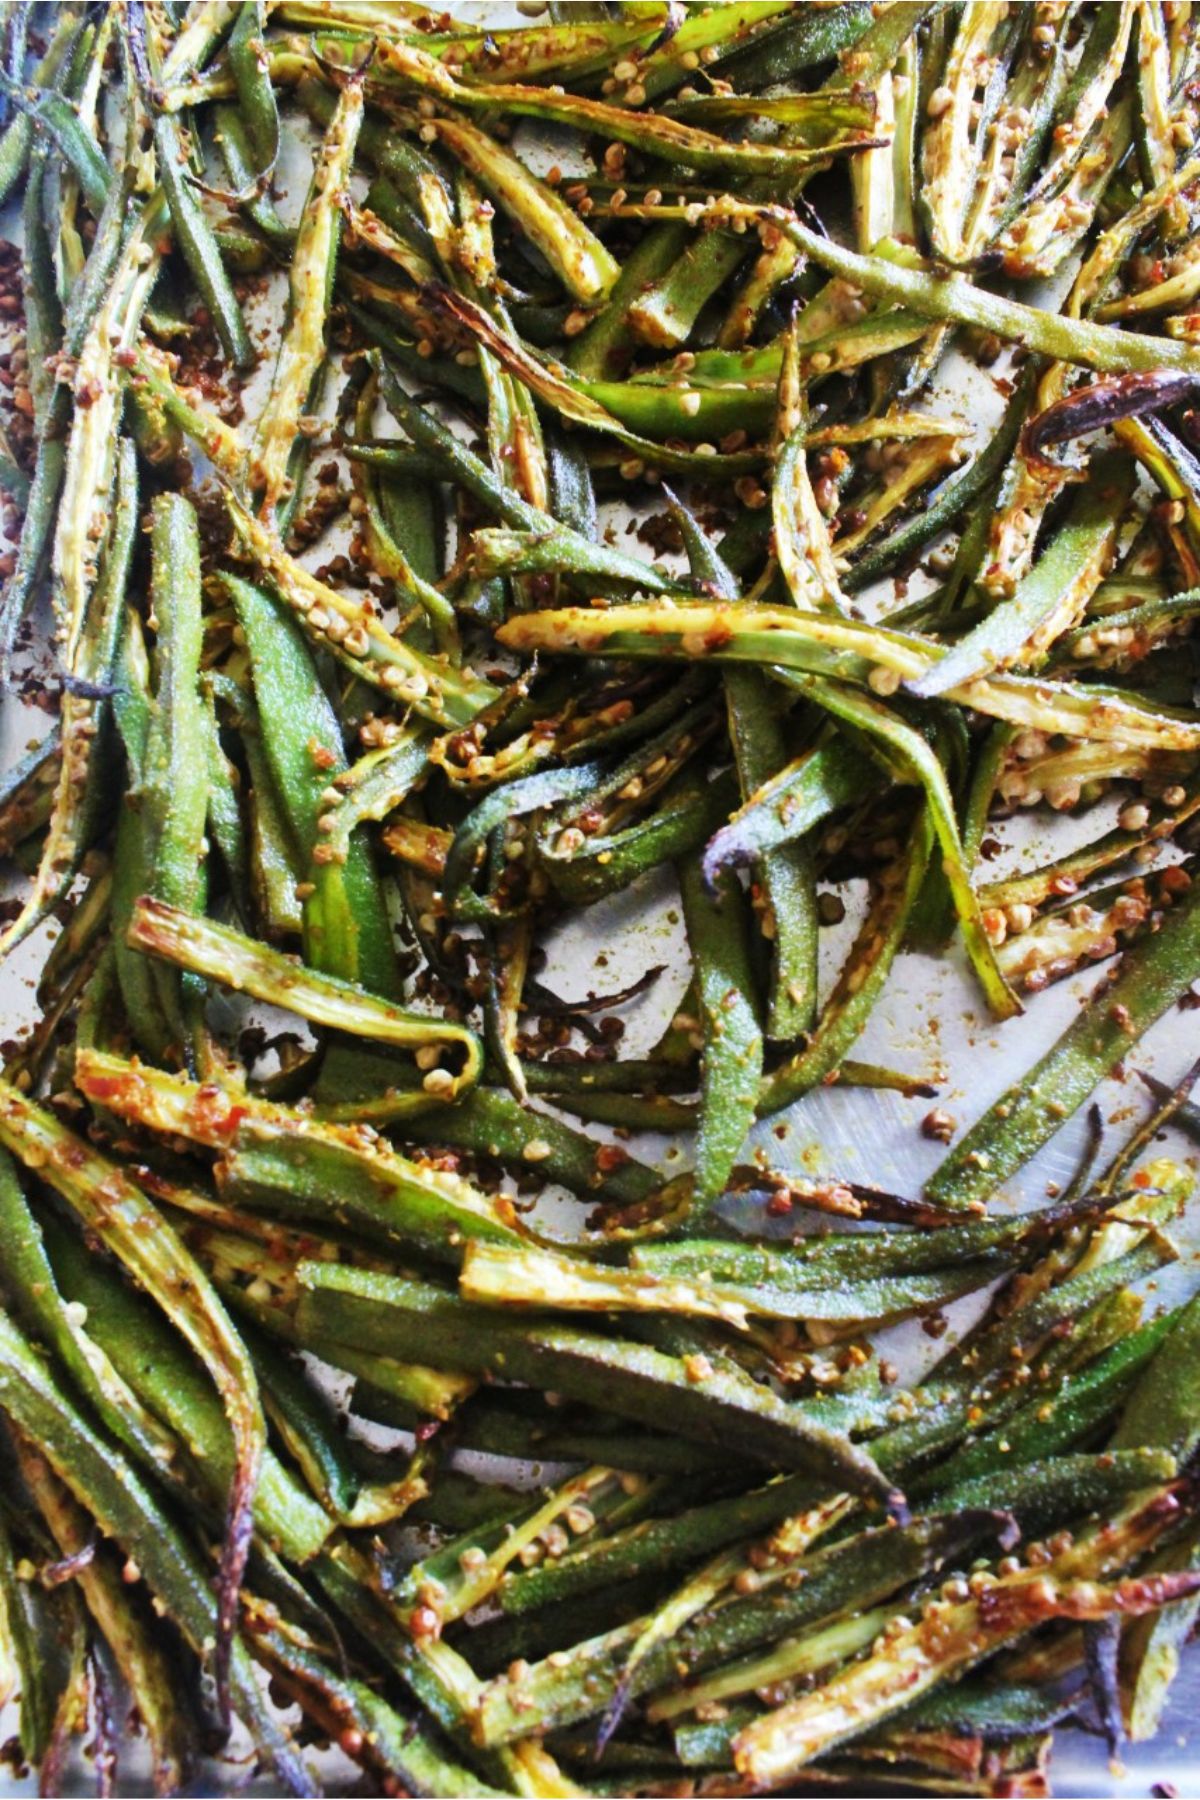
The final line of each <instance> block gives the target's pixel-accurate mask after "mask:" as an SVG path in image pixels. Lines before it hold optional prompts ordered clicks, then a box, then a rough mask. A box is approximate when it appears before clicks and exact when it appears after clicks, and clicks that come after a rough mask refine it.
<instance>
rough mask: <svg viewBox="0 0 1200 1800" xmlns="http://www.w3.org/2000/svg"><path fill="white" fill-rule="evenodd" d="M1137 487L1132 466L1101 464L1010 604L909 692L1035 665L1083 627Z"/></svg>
mask: <svg viewBox="0 0 1200 1800" xmlns="http://www.w3.org/2000/svg"><path fill="white" fill-rule="evenodd" d="M1132 488H1133V469H1132V466H1131V464H1130V463H1129V462H1128V461H1127V460H1126V459H1125V458H1124V457H1121V456H1119V455H1114V456H1110V457H1101V458H1098V459H1097V461H1096V462H1095V464H1094V465H1093V467H1092V470H1091V472H1090V478H1089V480H1088V483H1087V486H1086V487H1085V488H1084V489H1083V491H1082V493H1081V494H1080V495H1079V497H1078V498H1077V499H1076V502H1075V504H1074V506H1073V507H1072V509H1071V512H1070V515H1069V516H1068V518H1067V519H1066V520H1065V521H1064V522H1063V524H1062V526H1061V528H1060V530H1059V532H1058V534H1057V536H1056V537H1055V538H1054V541H1053V543H1052V544H1051V545H1050V547H1049V548H1048V549H1047V550H1046V552H1045V553H1044V554H1043V555H1042V556H1041V557H1039V558H1038V560H1037V562H1036V563H1035V564H1034V566H1033V568H1032V569H1031V570H1030V572H1029V574H1028V575H1026V577H1025V579H1024V580H1023V581H1022V582H1021V583H1020V585H1019V586H1018V588H1017V590H1016V592H1015V593H1014V594H1013V596H1012V598H1011V599H1010V600H1006V601H1003V602H1001V603H1000V604H999V605H998V606H997V607H996V608H995V609H994V610H993V611H992V612H991V613H989V614H988V616H987V617H986V618H985V619H983V620H981V621H980V623H979V624H978V625H976V626H975V627H974V628H973V629H972V630H971V631H969V632H968V633H967V635H966V637H964V638H961V639H960V640H959V641H958V642H957V643H956V644H955V645H954V647H953V649H951V651H950V652H949V654H948V655H947V656H945V657H943V659H942V660H941V661H940V662H939V663H937V664H935V666H934V667H933V668H932V669H931V670H929V672H928V673H927V674H924V675H921V676H918V678H917V679H916V681H910V682H909V683H908V684H907V686H908V691H909V692H910V693H914V694H917V695H919V696H920V698H921V699H923V700H929V699H934V698H936V697H937V696H938V695H940V694H945V693H948V692H949V691H951V690H952V689H954V688H956V687H960V686H962V685H963V684H964V683H967V682H970V681H975V680H977V679H978V678H979V676H981V675H987V674H990V673H991V672H992V671H993V670H995V669H1006V668H1011V667H1012V666H1013V665H1014V664H1020V665H1023V666H1035V667H1036V666H1037V665H1038V664H1039V663H1041V662H1042V661H1043V660H1044V659H1045V657H1046V655H1047V653H1048V652H1049V651H1050V649H1051V648H1052V647H1053V645H1054V643H1055V640H1056V639H1057V638H1059V637H1060V636H1061V635H1062V634H1063V632H1064V631H1066V630H1068V629H1069V628H1070V627H1071V626H1072V625H1075V624H1077V623H1078V622H1079V620H1080V618H1081V617H1082V615H1083V613H1084V611H1085V609H1086V607H1087V605H1088V603H1089V601H1090V600H1091V598H1092V595H1093V594H1094V593H1095V590H1096V588H1097V587H1098V585H1099V583H1100V580H1101V578H1102V576H1103V575H1104V574H1105V573H1106V572H1107V570H1108V567H1109V565H1110V563H1111V560H1112V557H1113V553H1114V550H1115V547H1116V541H1117V533H1118V531H1119V529H1120V525H1121V520H1122V515H1123V513H1124V511H1125V508H1126V506H1127V505H1128V503H1129V498H1130V494H1131V492H1132Z"/></svg>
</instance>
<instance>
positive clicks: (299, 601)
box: [221, 490, 496, 725]
mask: <svg viewBox="0 0 1200 1800" xmlns="http://www.w3.org/2000/svg"><path fill="white" fill-rule="evenodd" d="M226 504H227V506H228V507H229V511H230V516H231V517H232V520H233V524H234V529H235V530H236V531H237V533H238V536H239V537H240V538H241V539H242V540H243V541H244V543H245V544H246V545H247V547H248V549H249V550H250V551H251V552H252V554H253V556H254V558H255V560H256V561H257V562H258V563H259V565H260V567H261V569H262V571H263V573H264V574H265V576H266V577H267V579H268V580H269V581H270V583H271V585H272V587H273V588H274V589H275V592H276V593H277V594H278V596H279V599H280V601H281V602H282V603H283V604H284V605H286V606H287V607H288V608H289V610H290V611H291V612H293V613H295V614H296V615H298V618H299V619H300V621H301V622H302V623H303V626H304V630H305V632H306V633H307V634H308V635H309V636H310V637H312V638H313V640H314V641H315V643H316V644H317V646H318V647H320V648H325V649H328V650H329V651H330V653H331V654H332V655H333V656H334V657H335V658H336V659H337V661H338V662H340V663H341V664H342V665H343V666H344V667H345V668H347V669H349V670H350V671H351V673H352V674H354V675H357V676H359V677H360V678H361V679H362V680H363V681H365V682H367V683H369V684H370V685H371V686H372V687H380V688H382V689H383V690H384V692H385V693H386V694H388V695H389V696H390V697H392V698H393V699H395V700H398V701H400V702H401V703H408V704H411V705H412V706H413V707H414V708H415V710H416V711H417V712H418V713H420V714H421V715H422V717H424V718H428V719H431V720H432V721H433V722H434V723H435V724H442V725H465V724H467V723H469V721H470V720H471V719H473V718H474V717H475V715H476V714H477V713H478V712H479V711H480V710H481V709H482V708H483V707H484V706H485V705H487V704H488V703H489V702H490V701H492V700H494V699H495V697H496V694H495V689H494V688H492V687H491V686H490V684H489V683H487V682H486V681H483V680H481V679H480V678H479V677H478V676H474V675H472V674H470V673H469V672H468V671H464V670H460V669H456V668H454V667H453V666H451V665H450V664H447V663H443V662H440V661H438V660H437V659H436V658H434V657H430V656H426V655H425V654H423V653H422V652H421V651H419V650H417V649H415V648H414V647H413V646H412V645H410V644H408V643H407V642H406V641H405V640H404V639H402V638H398V637H396V636H395V635H394V634H393V633H392V632H390V631H388V630H387V629H386V627H385V626H384V625H383V624H382V623H381V622H380V621H379V618H378V616H377V615H376V613H375V611H374V609H373V608H372V609H370V610H368V609H367V608H366V607H365V606H364V605H363V603H362V601H361V600H355V599H353V598H352V597H350V596H349V595H347V594H345V593H343V592H341V591H340V590H339V589H337V588H332V587H330V586H328V584H327V583H325V582H323V581H321V580H320V579H319V578H318V577H317V576H315V575H313V574H311V573H310V572H309V571H308V570H307V569H305V568H304V567H303V566H302V565H301V564H300V563H298V562H297V561H296V560H295V559H294V558H293V557H292V556H290V555H289V554H288V552H287V551H286V550H285V549H284V547H283V545H282V544H281V543H280V541H279V538H278V536H277V535H276V534H275V533H274V532H273V531H272V530H271V529H270V528H269V527H268V526H266V525H264V524H263V522H262V521H261V520H260V519H257V518H256V517H255V516H254V515H253V514H252V513H251V512H250V511H249V510H248V509H247V508H246V507H245V506H243V505H242V503H241V501H240V500H239V499H238V498H237V496H236V494H234V493H233V492H232V490H230V491H229V492H227V494H226ZM221 579H222V581H223V582H224V584H225V586H226V588H227V589H228V591H229V592H230V594H231V595H232V596H233V597H234V599H235V602H236V604H238V605H239V606H240V607H242V608H243V610H249V608H250V607H252V606H253V605H254V599H253V597H252V598H250V599H248V598H247V595H248V594H249V595H251V596H257V597H258V598H259V599H260V601H261V600H262V599H263V596H261V595H260V594H259V593H258V590H257V589H253V588H251V587H250V584H249V582H246V581H243V580H242V579H241V578H240V577H239V576H236V575H230V574H223V575H222V577H221ZM260 610H261V607H260Z"/></svg>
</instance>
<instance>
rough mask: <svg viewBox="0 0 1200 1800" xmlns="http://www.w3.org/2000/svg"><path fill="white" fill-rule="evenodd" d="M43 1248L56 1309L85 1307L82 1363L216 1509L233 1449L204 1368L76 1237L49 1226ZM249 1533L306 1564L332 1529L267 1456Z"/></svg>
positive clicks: (142, 1456)
mask: <svg viewBox="0 0 1200 1800" xmlns="http://www.w3.org/2000/svg"><path fill="white" fill-rule="evenodd" d="M46 1242H47V1247H48V1263H47V1270H48V1272H49V1274H50V1278H51V1280H52V1281H53V1282H55V1283H57V1284H58V1287H59V1288H60V1289H61V1292H62V1294H63V1296H64V1297H65V1298H64V1304H66V1305H68V1306H73V1307H74V1308H75V1309H76V1310H77V1309H78V1308H79V1307H83V1308H85V1309H86V1312H87V1326H90V1332H89V1333H88V1335H89V1336H90V1337H91V1339H92V1344H91V1345H90V1346H89V1348H88V1355H89V1356H90V1357H91V1358H92V1359H93V1360H96V1359H97V1358H102V1359H107V1362H108V1364H109V1366H110V1368H111V1370H112V1373H113V1376H114V1378H115V1379H116V1380H117V1381H120V1382H122V1383H124V1384H125V1386H126V1387H127V1390H128V1391H129V1393H130V1395H131V1396H132V1397H133V1399H134V1401H135V1403H136V1404H137V1405H139V1406H141V1407H142V1408H143V1409H144V1410H145V1412H146V1414H147V1416H148V1417H149V1418H150V1421H151V1423H152V1424H154V1425H155V1426H156V1427H157V1428H158V1432H159V1436H160V1438H162V1437H164V1435H165V1439H166V1444H167V1447H168V1449H169V1451H170V1453H171V1466H170V1472H171V1474H172V1475H173V1477H174V1478H175V1479H176V1480H177V1481H179V1482H180V1484H181V1485H182V1486H183V1487H184V1488H185V1489H186V1490H191V1492H190V1493H189V1498H190V1499H194V1495H195V1491H196V1490H199V1491H200V1492H202V1493H204V1494H205V1495H206V1496H207V1499H208V1501H209V1502H211V1504H212V1505H213V1506H214V1507H217V1506H219V1505H220V1503H221V1501H222V1500H223V1499H224V1496H225V1494H226V1493H227V1492H228V1489H229V1483H230V1479H231V1477H232V1474H233V1466H234V1446H233V1442H232V1439H231V1437H230V1433H229V1427H228V1424H227V1422H226V1419H225V1416H224V1413H223V1410H222V1407H221V1402H220V1399H219V1397H218V1396H217V1394H216V1393H215V1391H214V1390H213V1388H212V1387H211V1385H210V1384H209V1383H208V1382H207V1381H206V1379H205V1376H204V1372H203V1370H201V1369H199V1368H198V1367H197V1365H196V1361H195V1358H194V1357H193V1356H192V1355H191V1354H190V1352H189V1351H188V1349H187V1346H186V1345H185V1344H184V1343H183V1342H182V1341H181V1339H180V1338H179V1336H178V1335H177V1334H176V1333H175V1332H174V1331H173V1330H172V1329H171V1327H170V1325H169V1324H168V1323H167V1321H166V1320H165V1319H164V1318H163V1317H162V1315H161V1314H160V1313H158V1312H156V1311H155V1309H154V1308H153V1307H152V1306H150V1305H149V1304H147V1302H146V1301H145V1300H144V1299H143V1298H142V1297H141V1296H140V1295H138V1294H135V1293H134V1292H132V1291H131V1289H130V1288H128V1287H127V1286H126V1285H124V1284H123V1283H122V1282H121V1281H120V1279H119V1277H117V1276H116V1273H115V1271H114V1270H112V1269H111V1268H106V1267H105V1266H104V1264H103V1263H102V1262H100V1261H99V1260H98V1259H97V1258H96V1257H95V1256H94V1255H90V1254H89V1252H88V1249H87V1246H86V1244H85V1243H84V1241H83V1239H82V1238H81V1237H79V1236H78V1235H77V1234H74V1233H72V1232H70V1231H68V1230H67V1229H66V1228H64V1227H63V1226H62V1225H61V1224H60V1223H59V1222H58V1221H55V1220H51V1221H49V1223H48V1227H47V1230H46ZM86 1328H87V1327H85V1329H86ZM102 1416H105V1415H102ZM118 1435H121V1434H120V1433H118ZM126 1448H127V1449H128V1450H129V1451H130V1453H131V1454H133V1455H137V1456H138V1458H139V1460H140V1461H141V1463H142V1465H143V1467H144V1468H145V1469H146V1472H147V1473H148V1474H149V1475H151V1476H158V1475H159V1474H160V1473H161V1472H162V1464H163V1458H162V1454H161V1452H159V1454H158V1455H157V1456H156V1457H155V1458H153V1459H151V1458H150V1457H148V1456H147V1455H146V1453H145V1451H144V1450H143V1449H141V1448H140V1447H139V1445H138V1444H137V1443H136V1442H135V1441H133V1440H130V1441H128V1442H127V1443H126ZM254 1526H255V1531H256V1533H257V1534H258V1537H259V1539H260V1541H265V1542H266V1543H267V1544H269V1545H270V1547H271V1548H272V1549H273V1550H277V1551H279V1552H280V1553H282V1554H285V1555H286V1556H287V1557H288V1558H289V1559H290V1560H292V1561H295V1562H307V1561H308V1559H309V1558H310V1557H312V1556H314V1555H315V1554H316V1552H317V1551H318V1550H319V1549H320V1548H321V1546H322V1544H323V1543H324V1542H325V1539H326V1538H327V1537H328V1535H329V1533H330V1530H331V1529H332V1527H331V1525H330V1521H329V1520H328V1518H327V1517H326V1516H325V1515H324V1514H323V1513H322V1511H321V1509H320V1508H319V1507H318V1506H317V1505H316V1503H315V1502H314V1501H312V1500H310V1499H309V1497H308V1496H307V1495H306V1494H305V1492H304V1490H303V1488H302V1487H301V1486H300V1484H299V1482H298V1481H297V1480H296V1479H295V1477H294V1476H293V1475H292V1474H291V1473H290V1471H289V1470H288V1469H286V1468H285V1467H284V1466H283V1464H282V1463H281V1462H280V1461H279V1459H278V1458H277V1457H276V1456H275V1454H274V1452H273V1451H272V1450H270V1449H267V1451H266V1452H265V1454H264V1457H263V1468H262V1476H261V1479H260V1481H259V1485H258V1489H257V1491H256V1493H255V1496H254Z"/></svg>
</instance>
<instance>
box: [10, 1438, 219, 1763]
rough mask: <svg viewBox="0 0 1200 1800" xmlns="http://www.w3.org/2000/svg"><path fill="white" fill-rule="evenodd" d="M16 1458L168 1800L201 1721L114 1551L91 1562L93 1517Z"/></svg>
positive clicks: (25, 1453)
mask: <svg viewBox="0 0 1200 1800" xmlns="http://www.w3.org/2000/svg"><path fill="white" fill-rule="evenodd" d="M17 1453H18V1457H19V1460H20V1465H21V1476H22V1479H23V1481H24V1483H25V1485H26V1487H27V1488H28V1489H29V1492H30V1494H31V1495H32V1497H33V1500H34V1502H35V1504H36V1506H37V1508H38V1510H39V1511H40V1513H41V1515H42V1517H43V1519H44V1520H45V1521H46V1526H47V1529H48V1530H49V1531H50V1533H51V1535H52V1537H53V1539H54V1543H55V1545H56V1546H57V1549H58V1552H59V1555H60V1557H61V1558H62V1559H63V1560H64V1561H65V1562H68V1563H72V1562H74V1563H77V1565H78V1566H77V1567H76V1569H75V1574H74V1579H75V1581H76V1582H77V1583H78V1587H79V1592H80V1593H81V1595H82V1596H83V1600H84V1604H85V1605H86V1607H87V1609H88V1612H89V1613H90V1614H91V1617H92V1620H93V1623H94V1624H95V1626H96V1629H97V1630H98V1631H99V1632H100V1635H101V1637H102V1638H103V1639H104V1642H105V1644H106V1645H107V1646H108V1648H109V1650H110V1651H111V1653H112V1656H113V1660H114V1661H115V1663H116V1665H117V1668H118V1670H119V1671H120V1675H121V1678H122V1680H123V1681H124V1683H125V1684H126V1687H127V1688H128V1691H129V1697H130V1700H131V1702H132V1704H133V1705H134V1706H136V1708H137V1714H138V1719H139V1722H140V1724H141V1727H142V1729H143V1731H144V1732H145V1734H146V1739H147V1742H148V1744H149V1748H150V1754H151V1758H152V1765H153V1770H154V1781H155V1791H156V1792H158V1793H170V1792H171V1791H172V1790H173V1789H177V1788H178V1787H179V1786H180V1785H181V1784H182V1783H183V1782H184V1781H185V1780H186V1779H187V1778H188V1777H189V1776H190V1774H191V1773H192V1770H193V1767H194V1763H195V1758H196V1752H197V1749H198V1743H199V1731H198V1721H197V1720H196V1719H195V1717H194V1716H193V1709H192V1708H191V1707H189V1706H188V1705H187V1701H186V1697H185V1696H181V1695H180V1692H179V1684H178V1666H177V1663H174V1665H173V1659H172V1657H171V1655H170V1653H169V1646H168V1643H167V1642H166V1640H165V1639H164V1637H163V1635H162V1634H161V1633H160V1631H158V1630H157V1629H156V1628H155V1622H154V1620H153V1616H152V1615H151V1614H150V1612H149V1609H148V1608H146V1606H145V1604H144V1597H143V1596H142V1595H139V1594H137V1593H136V1592H134V1591H131V1589H130V1586H129V1583H128V1582H127V1581H125V1580H124V1579H123V1577H122V1573H121V1569H120V1567H119V1564H118V1561H117V1559H116V1558H115V1556H114V1554H113V1552H112V1550H111V1548H108V1547H105V1548H102V1549H101V1550H100V1553H99V1554H98V1555H97V1554H95V1550H96V1545H95V1528H94V1525H93V1522H92V1518H91V1515H90V1514H89V1513H87V1512H85V1511H84V1509H83V1508H82V1507H81V1506H79V1505H78V1504H77V1503H76V1501H75V1500H74V1499H73V1498H72V1496H71V1494H70V1493H69V1492H68V1490H67V1489H66V1487H64V1485H63V1484H62V1482H60V1481H59V1480H58V1478H57V1476H55V1475H54V1474H53V1473H52V1472H51V1470H50V1467H49V1465H48V1464H47V1463H46V1461H45V1460H44V1459H43V1457H42V1455H41V1453H40V1451H38V1450H36V1449H34V1448H32V1447H31V1446H29V1445H28V1444H27V1443H23V1442H22V1441H21V1440H20V1439H18V1441H17ZM22 1585H24V1586H26V1587H28V1586H29V1585H30V1584H29V1583H24V1584H22ZM43 1638H44V1634H43ZM35 1753H36V1750H35V1747H33V1746H30V1747H28V1748H27V1754H29V1755H30V1756H33V1755H35ZM39 1760H40V1759H39Z"/></svg>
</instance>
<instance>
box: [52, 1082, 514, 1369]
mask: <svg viewBox="0 0 1200 1800" xmlns="http://www.w3.org/2000/svg"><path fill="white" fill-rule="evenodd" d="M76 1077H77V1080H78V1082H79V1084H80V1087H81V1090H82V1092H84V1093H85V1094H87V1095H88V1096H89V1097H90V1098H91V1099H93V1100H96V1101H99V1102H100V1103H102V1104H103V1105H105V1106H108V1107H111V1109H112V1110H113V1111H114V1112H116V1113H118V1114H119V1115H120V1116H122V1117H124V1118H126V1119H128V1120H130V1121H131V1122H137V1123H139V1124H142V1125H144V1126H146V1127H147V1128H148V1129H150V1130H152V1131H153V1130H157V1131H163V1132H168V1133H171V1134H173V1135H177V1136H182V1137H186V1138H189V1139H190V1140H191V1141H192V1142H194V1143H198V1144H204V1145H207V1146H209V1147H211V1148H212V1149H215V1150H217V1151H218V1152H222V1153H224V1154H226V1155H228V1156H232V1157H235V1158H236V1159H237V1165H238V1172H239V1185H240V1186H242V1187H244V1188H246V1189H248V1190H249V1191H250V1192H253V1193H265V1194H267V1195H269V1196H271V1198H272V1200H273V1201H274V1203H275V1204H277V1205H285V1206H287V1207H288V1210H290V1211H292V1212H298V1213H300V1214H301V1215H303V1214H305V1213H307V1214H308V1215H309V1216H311V1217H316V1218H319V1217H330V1218H334V1219H339V1220H340V1219H344V1220H345V1221H346V1222H352V1223H354V1224H356V1225H358V1226H359V1227H360V1228H365V1229H367V1230H369V1231H371V1232H372V1234H373V1235H375V1236H380V1235H382V1236H383V1238H384V1239H385V1240H388V1239H390V1240H392V1241H394V1242H398V1243H401V1244H411V1245H412V1246H413V1247H414V1248H417V1249H420V1250H422V1251H424V1252H425V1253H427V1254H430V1255H433V1256H435V1257H436V1258H437V1259H438V1260H439V1261H442V1260H449V1261H451V1262H453V1263H456V1262H457V1261H458V1260H459V1259H460V1258H461V1253H462V1246H463V1244H464V1243H465V1242H466V1241H467V1239H469V1238H471V1237H473V1236H476V1235H484V1236H491V1237H496V1238H500V1239H503V1240H504V1241H510V1240H512V1239H513V1237H514V1234H513V1233H512V1231H511V1229H510V1227H509V1226H508V1225H507V1224H506V1223H505V1222H504V1219H503V1216H502V1213H501V1211H500V1209H499V1208H498V1207H497V1205H496V1204H495V1203H494V1202H493V1201H492V1200H491V1199H490V1198H489V1197H488V1196H487V1195H485V1194H483V1193H481V1192H480V1191H479V1190H478V1189H476V1188H473V1187H472V1186H471V1185H470V1184H469V1183H468V1182H466V1181H463V1180H462V1179H461V1178H460V1177H458V1176H453V1175H449V1174H447V1173H446V1172H445V1171H442V1170H437V1169H434V1168H429V1167H425V1166H422V1165H421V1164H419V1163H415V1162H410V1161H409V1159H408V1158H407V1157H403V1156H400V1155H399V1154H398V1153H397V1152H395V1151H393V1150H392V1149H391V1148H390V1147H389V1146H387V1144H386V1143H385V1141H384V1140H382V1139H380V1138H379V1137H378V1136H377V1134H376V1133H374V1132H366V1133H364V1131H363V1130H362V1129H361V1128H358V1127H354V1126H342V1125H332V1124H326V1123H323V1122H320V1121H317V1120H315V1119H306V1118H305V1116H304V1115H303V1114H301V1113H297V1112H295V1111H293V1110H292V1109H291V1108H290V1107H286V1106H277V1105H274V1104H272V1103H271V1102H269V1101H264V1100H257V1099H255V1098H253V1097H252V1096H250V1095H239V1094H236V1093H233V1092H230V1093H223V1092H222V1091H221V1090H220V1089H219V1088H215V1087H212V1086H204V1085H203V1084H200V1083H197V1082H189V1081H186V1080H184V1079H182V1078H176V1077H173V1076H170V1075H167V1074H166V1073H164V1072H163V1071H162V1070H158V1069H153V1068H150V1067H149V1066H141V1065H136V1064H133V1063H129V1062H125V1061H123V1060H122V1059H121V1058H120V1057H116V1056H110V1055H107V1054H105V1053H104V1052H101V1051H98V1050H85V1051H82V1052H81V1053H80V1056H79V1058H78V1060H77V1065H76ZM418 1360H420V1359H418Z"/></svg>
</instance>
